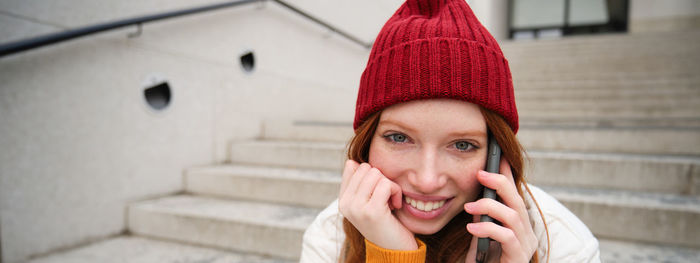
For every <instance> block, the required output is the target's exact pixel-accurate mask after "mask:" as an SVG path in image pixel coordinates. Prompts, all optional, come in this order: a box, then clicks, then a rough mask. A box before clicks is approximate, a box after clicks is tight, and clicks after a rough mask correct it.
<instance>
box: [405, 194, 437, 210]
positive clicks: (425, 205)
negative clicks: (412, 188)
mask: <svg viewBox="0 0 700 263" xmlns="http://www.w3.org/2000/svg"><path fill="white" fill-rule="evenodd" d="M404 199H405V200H406V203H407V204H410V205H411V206H412V207H415V208H416V209H418V210H421V211H425V212H430V211H433V210H435V209H438V208H440V207H442V206H444V205H445V200H442V201H439V202H431V201H427V202H425V201H416V200H414V199H413V198H410V197H408V196H405V197H404Z"/></svg>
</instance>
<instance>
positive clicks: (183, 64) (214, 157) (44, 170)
mask: <svg viewBox="0 0 700 263" xmlns="http://www.w3.org/2000/svg"><path fill="white" fill-rule="evenodd" d="M212 2H219V1H210V0H201V1H184V0H182V1H165V0H159V1H120V2H115V1H87V0H71V1H57V0H55V1H45V0H44V1H39V0H35V1H26V0H8V1H2V2H0V11H1V12H0V24H2V25H3V26H2V27H0V43H4V42H7V41H11V40H17V39H22V38H25V37H29V36H34V35H40V34H43V33H47V32H55V31H61V30H63V29H66V28H73V27H76V26H81V25H89V24H94V23H98V22H102V21H108V20H113V19H118V18H126V17H132V16H136V15H143V14H150V13H155V12H160V11H164V10H173V9H179V8H182V7H187V6H199V5H203V4H207V3H212ZM290 2H291V3H292V4H296V5H298V6H300V7H302V8H304V9H305V10H307V11H309V12H310V13H313V14H318V15H319V16H321V17H322V18H324V19H327V20H328V21H329V22H331V23H333V24H337V25H339V27H341V28H342V29H344V30H347V31H349V32H351V33H353V34H357V35H359V36H360V37H361V38H363V39H365V40H366V41H371V40H373V39H374V36H375V35H376V33H377V32H378V31H379V29H380V27H381V26H382V24H383V22H384V21H385V20H386V19H387V18H388V17H389V16H390V15H391V14H392V13H393V12H394V10H395V9H396V7H398V5H400V4H401V3H400V1H388V0H386V1H370V0H363V1H353V3H352V4H349V3H347V2H345V1H343V3H338V2H336V3H335V4H329V3H327V2H326V1H320V0H319V1H311V0H303V1H302V0H299V1H290ZM339 2H340V1H339ZM368 10H369V11H368ZM133 31H135V30H134V28H129V29H122V30H116V31H111V32H108V33H102V34H99V35H95V36H91V37H87V38H82V39H77V40H73V41H70V42H65V43H62V44H58V45H54V46H50V47H45V48H41V49H38V50H33V51H29V52H25V53H22V54H18V55H12V56H8V57H3V58H0V80H2V81H1V82H0V83H2V84H0V134H1V136H0V149H2V150H0V229H1V230H2V231H0V246H2V248H1V250H0V251H2V261H3V262H18V261H22V260H24V259H27V258H29V257H31V256H35V255H40V254H42V253H47V252H50V251H55V250H57V249H61V248H68V247H73V246H76V245H80V244H84V243H87V242H91V241H94V240H97V239H101V238H105V237H107V236H110V235H116V234H119V233H121V232H123V231H124V230H125V225H124V218H125V206H126V204H127V203H129V202H132V201H134V200H139V199H145V198H149V197H152V196H158V195H167V194H171V193H174V192H178V191H181V190H182V180H183V179H182V171H183V169H185V168H187V167H190V166H193V165H203V164H212V163H218V162H222V161H224V160H226V159H227V158H228V154H229V153H228V150H227V148H228V147H227V146H228V145H229V143H230V142H231V141H233V140H239V139H249V138H254V137H256V136H259V134H260V132H261V129H262V127H263V126H264V124H265V123H269V122H278V121H290V120H292V121H296V120H301V121H344V122H351V120H352V116H353V109H354V102H355V95H356V92H357V91H356V89H357V86H358V83H359V77H360V74H361V72H362V70H363V68H364V65H365V63H366V59H367V55H368V50H366V49H364V48H361V47H359V46H357V45H356V44H354V43H351V42H349V41H347V40H345V39H343V38H341V37H340V36H337V35H334V34H332V33H329V32H328V30H326V29H323V28H321V27H319V26H317V25H315V24H313V23H311V22H310V21H308V20H306V19H304V18H301V17H299V16H297V15H295V14H292V13H290V12H289V11H287V10H285V9H282V8H281V7H279V6H278V5H276V4H274V3H266V4H263V5H259V4H258V5H252V6H247V7H238V8H232V9H226V10H220V11H215V12H210V13H207V14H200V15H193V16H188V17H184V18H179V19H174V20H167V21H163V22H156V23H153V24H147V25H145V26H144V32H143V34H142V35H141V36H140V37H137V38H127V37H126V35H127V34H128V33H130V32H133ZM245 51H253V52H254V55H255V64H256V67H255V69H254V71H253V72H251V73H245V72H243V70H242V69H241V66H240V63H239V56H240V54H242V53H243V52H245ZM151 76H160V77H162V78H164V79H166V80H167V81H168V83H169V85H170V88H171V91H172V100H171V104H170V105H169V106H168V107H167V108H166V109H164V110H162V111H155V110H152V109H150V108H149V107H148V106H147V105H146V102H145V100H144V97H143V84H144V83H145V82H147V81H148V78H149V77H151Z"/></svg>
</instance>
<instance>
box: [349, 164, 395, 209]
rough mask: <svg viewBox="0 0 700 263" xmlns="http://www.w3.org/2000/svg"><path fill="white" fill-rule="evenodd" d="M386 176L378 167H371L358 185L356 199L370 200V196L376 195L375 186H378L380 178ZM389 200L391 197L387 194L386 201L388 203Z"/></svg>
mask: <svg viewBox="0 0 700 263" xmlns="http://www.w3.org/2000/svg"><path fill="white" fill-rule="evenodd" d="M382 177H384V176H383V175H382V173H381V172H379V170H378V169H377V168H371V169H369V170H368V171H367V172H366V173H365V175H364V176H362V181H361V182H360V184H359V185H358V187H357V191H356V192H355V198H356V200H358V201H359V200H364V201H369V200H370V198H371V197H372V196H373V195H375V193H374V191H375V187H376V186H377V183H378V182H379V180H381V179H382ZM388 200H389V197H388V196H387V197H386V199H385V200H384V203H386V202H387V201H388Z"/></svg>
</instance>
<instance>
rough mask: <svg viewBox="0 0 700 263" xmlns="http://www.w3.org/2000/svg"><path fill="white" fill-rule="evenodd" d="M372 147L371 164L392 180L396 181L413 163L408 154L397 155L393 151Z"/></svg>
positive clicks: (370, 152)
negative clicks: (408, 165)
mask: <svg viewBox="0 0 700 263" xmlns="http://www.w3.org/2000/svg"><path fill="white" fill-rule="evenodd" d="M378 148H379V147H370V150H369V164H370V165H371V166H372V167H375V168H377V169H379V171H381V172H382V174H384V176H386V177H387V178H389V179H390V180H392V181H393V180H395V179H396V178H397V177H399V176H400V175H401V174H402V170H405V169H406V168H407V164H410V163H412V162H411V160H410V156H409V155H408V154H397V153H395V152H392V151H386V150H383V149H378Z"/></svg>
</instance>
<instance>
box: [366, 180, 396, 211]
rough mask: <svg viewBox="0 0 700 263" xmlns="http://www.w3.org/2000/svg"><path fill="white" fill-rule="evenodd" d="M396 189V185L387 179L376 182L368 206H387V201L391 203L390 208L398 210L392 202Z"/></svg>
mask: <svg viewBox="0 0 700 263" xmlns="http://www.w3.org/2000/svg"><path fill="white" fill-rule="evenodd" d="M397 188H398V185H397V184H396V183H394V182H392V181H391V180H389V179H387V178H381V179H380V180H379V182H377V187H376V188H375V189H374V193H373V194H372V197H371V198H370V200H369V205H370V206H371V207H380V206H387V205H389V201H391V206H393V207H394V208H398V206H397V204H396V203H395V201H394V200H393V198H395V197H394V196H395V192H396V189H397ZM390 199H392V200H390ZM390 209H391V207H390Z"/></svg>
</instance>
